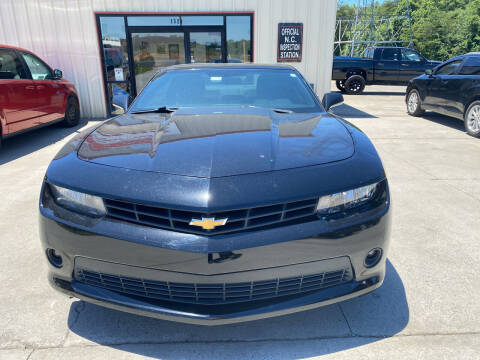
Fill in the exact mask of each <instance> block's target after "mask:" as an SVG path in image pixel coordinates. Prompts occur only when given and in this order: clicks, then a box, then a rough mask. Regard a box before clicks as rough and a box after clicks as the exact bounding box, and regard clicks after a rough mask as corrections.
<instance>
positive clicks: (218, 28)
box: [125, 25, 227, 97]
mask: <svg viewBox="0 0 480 360" xmlns="http://www.w3.org/2000/svg"><path fill="white" fill-rule="evenodd" d="M125 30H126V35H127V51H128V57H129V59H131V61H129V62H128V66H129V71H130V74H131V75H130V87H131V89H132V91H133V94H132V96H133V97H136V96H137V95H138V93H137V83H136V79H135V64H134V62H135V61H134V58H133V46H132V34H139V33H140V34H141V33H147V34H162V33H183V46H184V50H185V64H190V63H191V52H190V33H192V32H219V33H220V43H221V52H222V62H223V63H225V62H227V40H226V31H225V26H223V25H208V26H203V25H193V26H127V27H126V29H125Z"/></svg>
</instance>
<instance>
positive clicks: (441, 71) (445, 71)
mask: <svg viewBox="0 0 480 360" xmlns="http://www.w3.org/2000/svg"><path fill="white" fill-rule="evenodd" d="M461 63H462V60H455V61H452V62H449V63H448V64H445V65H443V66H442V67H440V68H438V70H437V71H436V72H435V75H452V74H454V73H455V72H457V69H458V67H459V66H460V64H461Z"/></svg>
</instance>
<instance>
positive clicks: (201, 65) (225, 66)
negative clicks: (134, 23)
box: [163, 63, 296, 71]
mask: <svg viewBox="0 0 480 360" xmlns="http://www.w3.org/2000/svg"><path fill="white" fill-rule="evenodd" d="M231 68H234V69H235V68H237V69H240V68H243V69H285V70H296V69H295V68H294V67H293V66H291V65H286V64H285V65H284V64H253V63H194V64H179V65H172V66H169V67H166V68H164V69H163V70H164V71H165V70H167V71H169V70H185V69H231Z"/></svg>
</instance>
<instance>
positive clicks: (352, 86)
mask: <svg viewBox="0 0 480 360" xmlns="http://www.w3.org/2000/svg"><path fill="white" fill-rule="evenodd" d="M363 89H365V79H364V78H363V76H361V75H352V76H350V77H349V78H348V79H347V80H346V81H345V92H346V93H347V94H350V95H358V94H361V93H362V92H363Z"/></svg>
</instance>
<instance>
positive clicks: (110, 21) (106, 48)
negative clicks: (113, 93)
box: [100, 16, 130, 81]
mask: <svg viewBox="0 0 480 360" xmlns="http://www.w3.org/2000/svg"><path fill="white" fill-rule="evenodd" d="M100 26H101V29H102V44H103V56H104V59H105V65H106V66H105V67H106V72H107V81H127V80H129V78H130V72H129V67H128V52H127V35H126V32H125V20H124V18H123V16H122V17H120V16H114V17H101V18H100Z"/></svg>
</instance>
